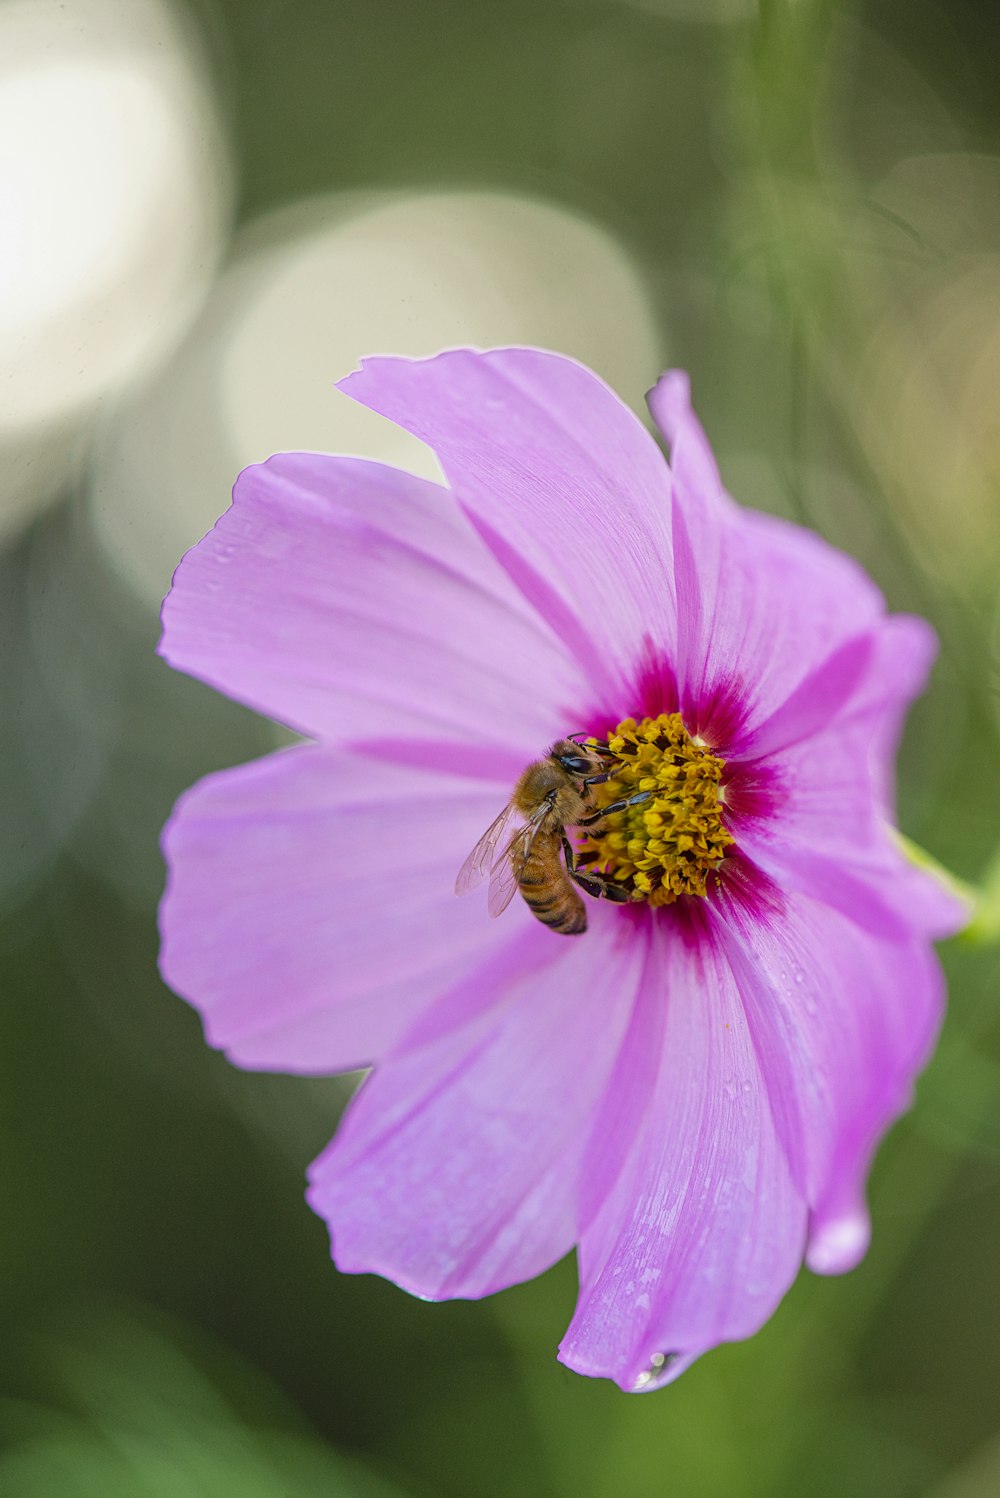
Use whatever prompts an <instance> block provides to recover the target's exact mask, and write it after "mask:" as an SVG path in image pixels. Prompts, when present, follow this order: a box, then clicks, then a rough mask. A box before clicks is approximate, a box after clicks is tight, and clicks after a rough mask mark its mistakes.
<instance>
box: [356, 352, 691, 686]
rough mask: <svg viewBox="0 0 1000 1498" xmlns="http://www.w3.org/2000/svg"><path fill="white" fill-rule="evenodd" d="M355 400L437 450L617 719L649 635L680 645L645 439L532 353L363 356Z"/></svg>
mask: <svg viewBox="0 0 1000 1498" xmlns="http://www.w3.org/2000/svg"><path fill="white" fill-rule="evenodd" d="M340 388H341V389H342V390H345V391H346V392H347V394H348V395H350V396H353V398H354V399H355V400H359V401H361V402H362V403H363V404H364V405H367V406H370V407H371V408H372V409H373V410H376V411H380V412H381V413H382V414H383V415H384V416H388V417H389V418H390V419H391V420H393V421H395V422H397V423H398V424H399V425H400V426H403V427H405V428H406V429H407V430H408V431H411V432H413V433H415V434H416V435H417V436H418V437H420V438H421V439H422V440H423V441H424V442H427V443H428V444H429V445H430V446H431V447H432V448H433V449H434V451H435V452H436V454H437V456H438V459H439V461H440V463H441V466H442V468H443V469H444V472H445V474H446V476H447V478H448V481H449V483H450V484H451V485H452V487H453V488H454V490H455V492H456V494H457V495H458V497H459V499H460V500H461V502H462V504H463V506H464V507H465V508H466V510H467V512H468V513H469V515H470V516H471V517H472V520H473V522H474V524H475V525H476V527H477V529H478V530H479V532H480V534H481V535H482V536H483V538H484V540H485V541H486V542H487V544H488V545H489V546H490V548H491V550H492V551H493V552H494V554H495V555H496V557H497V558H498V559H499V561H500V562H501V563H502V564H503V566H504V567H505V568H506V569H507V571H508V572H509V574H510V576H511V577H512V578H513V580H514V582H515V583H516V584H517V586H518V587H519V588H520V589H521V591H522V592H523V593H524V595H525V597H526V598H527V599H528V600H529V601H530V602H531V604H532V605H533V606H534V607H535V608H536V609H537V611H538V613H539V614H540V615H541V616H542V617H543V618H544V619H545V620H547V622H548V624H549V625H550V626H551V628H552V630H553V631H554V633H555V634H556V635H558V636H559V638H560V639H561V640H562V641H563V643H564V644H565V645H566V647H567V648H568V649H569V650H570V651H571V652H572V653H573V655H574V656H575V657H576V659H577V661H578V662H579V663H580V664H581V665H582V666H583V668H584V669H585V671H586V672H587V675H588V678H589V680H590V681H591V683H592V685H593V687H594V688H595V690H596V691H597V693H598V694H600V695H603V697H604V698H605V699H606V700H607V703H608V705H609V707H611V708H618V709H620V704H621V700H622V692H623V690H627V688H628V687H629V686H630V684H631V681H632V678H633V676H634V667H635V665H636V663H637V661H638V660H639V658H640V655H641V653H642V649H643V641H644V639H647V638H650V639H652V641H653V642H654V644H655V646H656V648H657V649H658V650H659V651H661V652H668V651H669V648H670V645H671V642H672V640H673V638H674V600H673V585H672V577H671V562H670V558H671V549H670V513H669V495H670V488H669V485H670V476H669V473H668V470H667V467H666V464H665V463H664V461H663V458H662V455H661V454H660V452H659V450H658V449H657V447H656V444H655V443H654V442H653V440H652V438H651V437H650V436H649V433H648V432H647V431H646V430H645V429H644V428H643V426H642V425H641V423H640V422H639V421H638V419H637V418H636V417H635V416H634V415H633V414H632V412H631V411H629V410H628V408H627V407H626V406H624V405H623V404H622V402H621V401H620V400H619V399H618V397H617V396H616V395H615V394H614V393H613V392H612V391H611V390H609V389H608V387H607V386H606V385H605V384H604V383H603V382H602V381H601V380H599V379H598V378H597V376H596V375H594V374H592V373H591V372H590V371H589V370H587V369H584V368H583V367H582V366H581V365H579V364H577V363H575V362H574V361H573V360H571V359H564V358H560V357H559V356H558V355H555V354H545V353H540V352H538V351H537V350H534V349H495V350H492V351H491V352H489V353H485V354H479V353H474V352H472V351H471V350H469V349H456V350H453V351H452V352H450V353H445V354H439V355H438V356H437V357H436V358H434V359H425V360H417V361H411V360H408V359H366V360H365V361H364V362H363V364H362V367H361V369H360V371H359V372H357V373H356V374H352V375H349V376H348V377H347V379H346V380H343V381H341V387H340Z"/></svg>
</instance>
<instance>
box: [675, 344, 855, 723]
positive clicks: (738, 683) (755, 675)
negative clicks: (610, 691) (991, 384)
mask: <svg viewBox="0 0 1000 1498" xmlns="http://www.w3.org/2000/svg"><path fill="white" fill-rule="evenodd" d="M649 403H650V408H651V410H652V412H653V415H654V417H655V419H656V420H657V422H658V423H659V425H660V426H661V428H662V430H663V432H664V435H665V436H666V437H667V439H668V441H669V442H670V445H671V454H670V456H671V467H672V470H673V474H674V485H673V536H674V557H675V571H676V589H677V611H678V645H677V656H676V672H677V682H678V689H679V694H680V704H681V712H682V713H683V715H684V720H685V722H686V724H687V725H688V727H689V728H690V729H691V730H692V731H693V732H698V733H701V734H703V735H704V737H705V738H706V739H708V741H709V742H710V743H712V744H714V745H715V746H716V747H718V748H720V749H723V750H725V749H729V748H731V747H734V746H735V745H736V744H738V743H739V742H740V741H741V740H742V739H744V738H745V737H746V735H747V734H748V733H750V732H752V731H753V730H754V729H756V728H758V727H759V726H760V725H761V724H762V723H763V722H764V720H765V719H767V718H769V717H770V716H771V715H772V714H774V713H775V712H776V711H777V709H779V708H780V707H781V706H782V704H783V703H785V702H786V701H787V700H788V699H789V698H790V697H791V696H792V694H793V693H794V692H795V690H796V688H797V687H798V686H799V684H800V683H801V682H802V681H803V679H804V678H805V677H806V676H807V675H808V674H809V673H811V672H813V671H815V670H816V668H817V667H818V666H820V664H821V663H822V662H824V661H825V660H826V659H827V658H828V657H829V656H831V655H832V654H833V652H835V651H836V650H837V649H838V647H840V646H841V645H843V644H845V642H847V641H848V640H850V639H852V638H853V637H854V636H857V635H861V634H864V633H865V631H866V630H867V629H868V628H870V627H871V625H872V624H874V623H875V622H876V620H878V619H879V618H880V617H881V616H882V614H883V612H884V605H883V602H882V599H881V596H880V595H879V593H878V591H877V589H876V588H875V587H874V586H873V584H872V583H871V581H870V580H869V579H868V578H867V577H866V576H865V574H864V573H863V572H862V570H861V569H860V568H859V567H858V566H857V565H856V564H855V563H854V562H853V561H851V560H850V558H848V557H846V556H844V555H843V554H842V553H840V552H838V551H835V550H834V548H833V547H831V546H828V545H827V544H826V542H824V541H821V540H820V539H819V538H818V537H816V536H813V535H811V534H810V533H809V532H808V531H804V530H802V529H801V528H800V527H798V526H794V525H790V524H788V523H787V522H785V521H783V520H778V519H775V518H773V517H771V516H768V515H761V514H757V513H755V512H754V511H751V510H740V509H738V508H737V507H736V506H735V505H734V504H733V502H732V501H731V500H730V499H729V498H728V496H726V495H725V493H724V492H723V490H722V487H721V483H720V480H719V475H718V470H717V468H716V466H715V460H714V458H713V457H712V452H711V448H710V447H709V445H708V441H707V439H706V437H705V434H704V432H703V431H702V428H701V425H700V423H699V422H698V419H697V417H696V416H695V415H694V412H693V410H692V409H691V404H690V388H689V384H688V379H687V376H686V375H685V374H683V373H682V372H681V371H679V370H671V371H669V372H668V373H667V374H665V375H664V376H663V378H662V379H661V380H660V382H659V383H658V384H657V386H656V387H655V389H654V390H652V391H651V392H650V396H649Z"/></svg>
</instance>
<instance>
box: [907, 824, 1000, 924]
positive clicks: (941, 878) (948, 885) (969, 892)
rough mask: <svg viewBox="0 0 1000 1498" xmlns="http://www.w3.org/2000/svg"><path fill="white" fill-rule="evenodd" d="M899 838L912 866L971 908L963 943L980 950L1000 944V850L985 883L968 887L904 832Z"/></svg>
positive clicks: (987, 870) (990, 866) (994, 857)
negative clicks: (929, 876)
mask: <svg viewBox="0 0 1000 1498" xmlns="http://www.w3.org/2000/svg"><path fill="white" fill-rule="evenodd" d="M896 838H897V841H898V842H899V846H900V848H901V849H902V851H903V853H904V854H905V855H906V857H907V858H908V859H909V861H910V863H912V864H914V865H915V866H916V867H917V868H918V869H923V870H924V872H925V873H927V874H930V875H931V877H932V878H934V879H936V880H937V881H938V883H939V884H941V885H943V887H944V888H945V889H946V890H947V891H948V892H949V894H952V895H955V896H956V898H957V899H959V900H961V901H962V902H963V903H964V904H965V905H966V906H967V907H968V911H969V920H968V924H967V925H965V926H963V927H962V930H961V931H960V932H959V933H958V935H959V937H960V938H961V940H962V941H964V942H969V943H970V944H971V945H973V946H977V947H988V946H993V945H994V944H995V943H996V942H1000V848H998V849H997V851H996V853H994V855H993V857H992V859H991V860H990V863H989V865H988V866H987V869H986V873H985V874H984V875H983V878H982V882H981V883H979V884H968V883H966V881H965V880H964V879H959V877H958V875H957V874H953V873H952V872H951V870H950V869H946V868H945V866H944V864H943V863H939V862H938V860H937V859H936V858H935V857H934V856H933V855H932V854H930V853H928V852H927V851H926V849H924V848H921V847H920V846H919V845H918V844H917V843H914V842H912V841H911V840H910V838H908V837H905V836H904V835H903V833H902V832H898V831H897V832H896Z"/></svg>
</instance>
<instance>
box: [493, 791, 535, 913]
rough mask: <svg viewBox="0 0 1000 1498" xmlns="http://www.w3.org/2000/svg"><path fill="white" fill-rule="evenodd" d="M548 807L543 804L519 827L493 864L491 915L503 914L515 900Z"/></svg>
mask: <svg viewBox="0 0 1000 1498" xmlns="http://www.w3.org/2000/svg"><path fill="white" fill-rule="evenodd" d="M547 809H548V808H547V807H545V806H541V807H539V809H538V811H537V812H536V813H535V815H534V817H533V818H532V819H531V821H530V822H528V823H527V824H526V825H525V826H524V827H519V828H518V829H517V831H516V832H515V833H514V836H513V837H512V838H511V840H510V842H509V843H508V844H507V846H506V848H505V849H504V850H503V852H502V853H501V855H500V857H499V858H498V859H497V861H496V863H495V864H494V865H493V872H492V874H491V875H490V898H489V912H490V915H503V913H504V911H505V910H506V909H507V906H508V905H509V904H510V902H511V900H513V898H514V895H515V894H516V892H517V881H518V879H519V878H520V877H521V870H522V869H523V868H524V865H525V863H526V862H527V859H528V854H529V853H530V852H531V845H532V843H533V842H534V841H535V836H536V834H537V832H538V829H539V828H540V827H541V825H542V822H543V821H544V819H545V812H546V811H547Z"/></svg>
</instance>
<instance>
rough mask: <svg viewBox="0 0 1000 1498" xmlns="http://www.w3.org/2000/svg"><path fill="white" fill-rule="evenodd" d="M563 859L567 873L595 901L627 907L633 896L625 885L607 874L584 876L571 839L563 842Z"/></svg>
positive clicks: (565, 839)
mask: <svg viewBox="0 0 1000 1498" xmlns="http://www.w3.org/2000/svg"><path fill="white" fill-rule="evenodd" d="M562 845H563V857H564V858H565V860H566V872H567V874H568V875H569V877H570V878H571V879H572V880H573V882H574V884H578V885H579V886H580V888H581V889H582V890H586V892H587V894H588V895H593V897H594V899H595V900H600V899H602V898H603V899H605V900H612V901H614V903H615V904H616V905H627V904H628V902H629V900H630V899H631V896H630V895H629V892H628V890H627V889H626V888H625V886H624V885H623V884H619V883H618V882H617V880H615V879H609V878H608V876H607V875H606V874H590V873H587V874H584V873H583V872H582V871H581V870H580V869H579V868H578V866H577V862H576V855H575V854H574V852H573V848H572V845H571V844H570V841H569V838H567V837H564V838H563V840H562Z"/></svg>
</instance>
